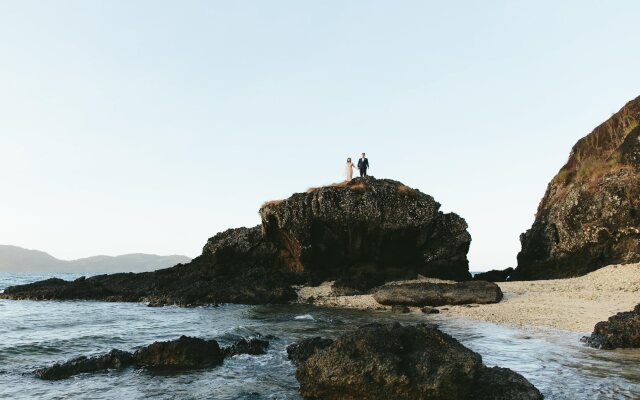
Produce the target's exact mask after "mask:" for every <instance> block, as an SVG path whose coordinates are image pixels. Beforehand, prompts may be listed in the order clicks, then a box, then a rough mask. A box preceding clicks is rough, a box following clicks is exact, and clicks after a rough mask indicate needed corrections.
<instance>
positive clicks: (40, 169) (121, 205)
mask: <svg viewBox="0 0 640 400" xmlns="http://www.w3.org/2000/svg"><path fill="white" fill-rule="evenodd" d="M638 15H640V2H638V1H631V0H629V1H609V2H605V1H563V2H557V1H530V2H526V3H525V2H515V1H509V2H508V1H486V2H475V1H473V2H472V1H467V2H462V1H458V2H427V1H344V0H340V1H316V2H311V1H219V2H214V1H202V2H198V1H172V2H167V1H162V2H161V1H113V0H109V1H85V0H78V1H49V0H47V1H29V0H15V1H0V37H1V38H2V39H1V40H0V180H1V181H2V186H1V188H2V192H1V193H0V221H1V222H0V223H1V225H0V226H1V228H0V243H2V244H15V245H19V246H23V247H28V248H36V249H41V250H45V251H48V252H50V253H52V254H53V255H55V256H57V257H60V258H67V259H68V258H76V257H83V256H89V255H95V254H109V255H115V254H121V253H128V252H149V253H159V254H172V253H180V254H185V255H189V256H196V255H198V254H200V251H201V248H202V246H203V245H204V243H205V241H206V239H207V238H208V237H210V236H213V235H214V234H215V233H216V232H219V231H221V230H224V229H226V228H229V227H237V226H252V225H255V224H257V223H258V222H259V217H258V214H257V210H258V208H259V206H260V204H261V203H262V202H264V201H265V200H269V199H274V198H283V197H287V196H289V195H290V194H291V193H293V192H296V191H303V190H305V189H307V188H308V187H310V186H318V185H322V184H326V183H331V182H336V181H340V180H341V179H343V176H342V174H343V170H344V168H343V165H344V161H345V159H346V158H347V157H348V156H351V157H354V158H355V157H357V156H358V154H359V153H360V152H361V151H366V152H367V154H368V155H369V157H370V161H371V166H372V169H371V173H372V174H373V175H375V176H376V177H384V178H392V179H397V180H400V181H402V182H404V183H406V184H408V185H410V186H413V187H417V188H419V189H420V190H422V191H423V192H426V193H429V194H431V195H433V196H434V197H435V198H436V200H438V201H439V202H440V203H441V204H442V205H443V210H445V211H455V212H457V213H459V214H460V215H462V216H463V217H464V218H465V219H466V220H467V222H468V223H469V226H470V228H469V229H470V232H471V235H472V237H473V242H472V244H471V251H470V254H469V257H470V261H471V269H472V270H473V269H486V268H493V267H500V268H504V267H508V266H514V265H515V262H516V259H515V257H516V254H517V252H518V251H519V249H520V244H519V240H518V237H519V235H520V233H521V232H523V231H524V230H526V229H527V228H528V227H529V226H530V225H531V223H532V222H533V216H534V213H535V210H536V207H537V204H538V202H539V200H540V198H541V197H542V195H543V193H544V190H545V187H546V184H547V182H548V181H549V180H550V179H551V177H552V176H553V175H554V174H555V173H556V172H557V170H558V169H559V168H560V167H561V166H562V164H563V163H564V162H565V161H566V159H567V156H568V154H569V150H570V148H571V146H572V145H573V144H574V143H575V141H576V140H577V139H578V138H580V137H582V136H584V135H585V134H587V133H588V132H590V131H591V130H592V129H593V128H594V127H595V126H596V125H597V124H599V123H600V122H602V121H604V120H606V119H607V118H608V117H609V116H610V115H611V113H613V112H615V111H617V110H618V109H619V108H620V107H621V106H622V105H623V104H624V103H625V102H627V101H628V100H630V99H632V98H634V97H636V96H637V95H639V94H640V73H639V72H638V71H640V52H639V51H638V49H639V47H638V40H639V38H640V24H638V23H637V18H638Z"/></svg>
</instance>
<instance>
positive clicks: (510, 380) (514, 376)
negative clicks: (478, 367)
mask: <svg viewBox="0 0 640 400" xmlns="http://www.w3.org/2000/svg"><path fill="white" fill-rule="evenodd" d="M478 381H479V382H480V384H478V385H476V386H475V387H474V389H473V392H472V394H471V396H470V400H540V399H542V395H541V394H540V392H539V391H538V389H536V387H535V386H533V385H532V384H531V383H530V382H529V381H528V380H526V379H525V378H524V377H523V376H522V375H520V374H518V373H517V372H514V371H512V370H510V369H508V368H500V367H493V368H486V367H485V368H484V369H482V371H481V372H480V376H479V377H478Z"/></svg>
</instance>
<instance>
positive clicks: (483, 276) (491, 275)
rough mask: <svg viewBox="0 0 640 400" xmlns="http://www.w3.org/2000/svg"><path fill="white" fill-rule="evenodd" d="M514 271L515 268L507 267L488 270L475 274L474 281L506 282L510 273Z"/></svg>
mask: <svg viewBox="0 0 640 400" xmlns="http://www.w3.org/2000/svg"><path fill="white" fill-rule="evenodd" d="M512 273H513V268H511V267H509V268H507V269H492V270H491V271H487V272H480V273H478V274H475V275H474V276H473V280H474V281H487V282H506V281H507V278H508V277H509V275H511V274H512Z"/></svg>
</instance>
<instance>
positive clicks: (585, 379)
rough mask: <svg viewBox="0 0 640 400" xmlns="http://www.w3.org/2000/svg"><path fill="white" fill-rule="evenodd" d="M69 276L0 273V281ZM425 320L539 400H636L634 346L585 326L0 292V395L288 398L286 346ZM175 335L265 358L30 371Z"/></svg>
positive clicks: (294, 392)
mask: <svg viewBox="0 0 640 400" xmlns="http://www.w3.org/2000/svg"><path fill="white" fill-rule="evenodd" d="M52 276H57V277H61V278H63V279H75V278H76V277H78V276H79V275H74V274H7V273H0V290H1V289H2V288H4V287H7V286H10V285H14V284H22V283H27V282H32V281H36V280H40V279H45V278H48V277H52ZM374 321H379V322H391V321H399V322H401V323H416V322H428V323H435V324H437V325H438V326H439V327H440V329H442V330H443V331H445V332H447V333H449V334H451V335H452V336H454V337H455V338H457V339H458V340H459V341H460V342H462V343H463V344H464V345H465V346H467V347H469V348H471V349H473V350H475V351H477V352H478V353H480V354H481V355H482V358H483V361H484V363H485V364H487V365H489V366H494V365H499V366H501V367H507V368H511V369H513V370H515V371H517V372H519V373H520V374H522V375H524V376H525V377H526V378H527V379H529V381H531V383H533V384H534V385H535V386H536V387H537V388H538V389H540V391H541V392H542V393H543V394H544V395H545V398H547V399H571V400H573V399H640V350H615V351H604V350H595V349H590V348H588V347H585V346H584V345H582V344H581V343H580V342H579V339H580V336H581V335H582V334H586V332H585V333H575V332H566V331H559V330H552V329H534V328H518V327H511V326H503V325H496V324H491V323H484V322H477V321H471V320H465V319H452V318H449V317H444V316H440V315H418V314H392V313H389V312H375V311H357V310H339V309H329V308H314V307H310V306H301V305H290V306H245V305H224V306H220V307H198V308H179V307H174V306H170V307H161V308H152V307H147V306H145V305H144V304H139V303H105V302H94V301H13V300H0V398H7V399H73V398H86V399H146V398H153V399H299V398H300V397H299V395H298V383H297V381H296V379H295V367H294V366H293V364H292V363H291V362H290V361H289V360H288V359H287V355H286V346H287V345H289V344H291V343H293V342H295V341H297V340H299V339H302V338H305V337H310V336H324V337H336V336H337V335H339V334H340V333H342V332H345V331H348V330H351V329H353V328H354V327H356V326H359V325H362V324H366V323H369V322H374ZM181 335H189V336H196V337H201V338H208V339H216V340H218V342H219V343H220V344H221V345H229V344H231V343H232V342H234V341H235V340H237V339H239V338H242V337H250V336H258V335H263V336H266V335H272V336H274V337H275V339H270V343H271V344H270V346H269V348H268V351H267V354H265V355H261V356H249V355H240V356H236V357H233V358H230V359H227V360H225V362H224V364H223V365H222V366H220V367H214V368H207V369H202V370H196V371H182V372H175V373H167V372H163V373H157V372H152V371H147V370H143V369H135V368H127V369H124V370H119V371H108V372H99V373H92V374H83V375H79V376H75V377H72V378H70V379H66V380H61V381H43V380H40V379H38V378H36V377H35V376H34V375H33V370H35V369H37V368H41V367H44V366H48V365H51V364H52V363H54V362H58V361H65V360H68V359H70V358H73V357H77V356H81V355H97V354H101V353H105V352H108V351H109V350H111V349H113V348H116V349H121V350H127V351H132V350H135V349H136V348H139V347H141V346H145V345H148V344H150V343H152V342H154V341H156V340H172V339H176V338H178V337H179V336H181Z"/></svg>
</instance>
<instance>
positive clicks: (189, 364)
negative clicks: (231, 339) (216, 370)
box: [133, 336, 224, 369]
mask: <svg viewBox="0 0 640 400" xmlns="http://www.w3.org/2000/svg"><path fill="white" fill-rule="evenodd" d="M133 357H134V358H135V363H136V365H137V366H140V367H146V368H180V369H182V368H184V369H187V368H189V369H192V368H206V367H211V366H215V365H220V364H222V361H223V360H224V354H223V352H222V350H220V346H218V342H216V341H215V340H204V339H199V338H193V337H188V336H181V337H180V338H179V339H177V340H171V341H168V342H154V343H152V344H150V345H149V346H146V347H143V348H141V349H139V350H137V351H136V352H135V353H134V354H133Z"/></svg>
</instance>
